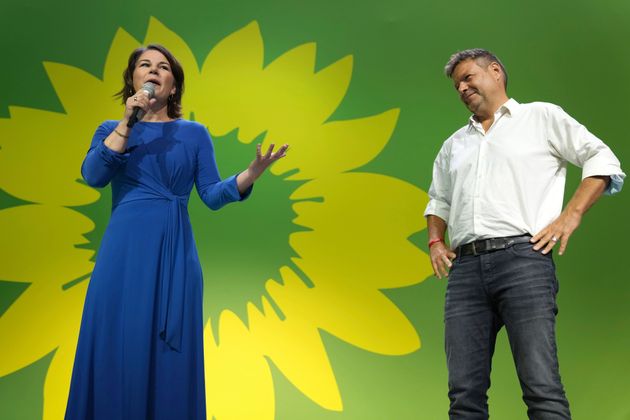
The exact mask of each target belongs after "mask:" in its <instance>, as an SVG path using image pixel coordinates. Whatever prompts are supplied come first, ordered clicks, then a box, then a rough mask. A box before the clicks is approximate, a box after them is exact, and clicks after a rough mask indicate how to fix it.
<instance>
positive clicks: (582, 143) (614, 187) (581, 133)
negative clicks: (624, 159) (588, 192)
mask: <svg viewBox="0 0 630 420" xmlns="http://www.w3.org/2000/svg"><path fill="white" fill-rule="evenodd" d="M547 118H548V125H547V126H548V132H547V138H548V141H549V143H550V146H551V148H552V151H553V153H554V154H555V155H556V156H557V157H559V158H561V159H564V160H566V161H569V162H571V163H572V164H574V165H576V166H579V167H581V168H582V179H584V178H587V177H590V176H610V179H611V182H610V184H609V186H608V189H607V190H606V192H605V193H606V194H614V193H616V192H619V191H621V188H622V187H623V181H624V178H625V176H626V174H625V173H624V172H623V171H622V170H621V164H620V162H619V159H617V157H616V156H615V154H614V153H613V152H612V150H610V148H609V147H608V146H607V145H606V144H604V142H603V141H601V140H600V139H599V138H597V137H596V136H595V135H593V134H592V133H591V132H589V131H588V130H587V129H586V127H584V126H583V125H582V124H580V123H579V122H577V121H576V120H575V119H573V118H572V117H571V116H570V115H568V114H567V113H566V112H564V111H563V110H562V108H560V107H559V106H555V105H552V106H550V107H549V108H548V116H547Z"/></svg>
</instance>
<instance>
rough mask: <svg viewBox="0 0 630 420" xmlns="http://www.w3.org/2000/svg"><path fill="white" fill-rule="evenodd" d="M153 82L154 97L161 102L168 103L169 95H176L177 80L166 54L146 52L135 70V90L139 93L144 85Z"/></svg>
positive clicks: (139, 58) (155, 51)
mask: <svg viewBox="0 0 630 420" xmlns="http://www.w3.org/2000/svg"><path fill="white" fill-rule="evenodd" d="M147 82H151V83H153V84H154V85H155V95H154V97H155V98H156V99H157V100H158V101H159V102H166V100H167V98H168V96H169V95H172V94H174V93H175V90H176V88H175V78H174V77H173V73H172V72H171V65H170V64H169V62H168V60H167V59H166V57H164V54H162V53H161V52H159V51H157V50H146V51H145V52H143V53H142V54H141V55H140V57H138V61H136V68H135V69H134V70H133V88H134V90H135V91H136V92H137V91H138V90H139V89H140V88H142V85H144V84H145V83H147Z"/></svg>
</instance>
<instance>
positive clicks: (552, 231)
mask: <svg viewBox="0 0 630 420" xmlns="http://www.w3.org/2000/svg"><path fill="white" fill-rule="evenodd" d="M609 182H610V177H609V176H590V177H586V178H584V179H583V180H582V182H581V183H580V185H579V186H578V189H577V190H576V191H575V193H574V194H573V197H572V198H571V200H570V201H569V203H568V204H567V207H566V208H565V209H564V211H563V212H562V213H560V216H559V217H558V218H557V219H556V220H554V221H553V222H552V223H551V224H550V225H549V226H547V227H546V228H544V229H543V230H541V231H540V232H538V233H537V234H536V235H534V237H533V238H532V239H531V242H532V243H534V244H536V245H534V251H538V250H539V249H541V248H542V253H543V254H546V253H548V252H549V251H551V248H553V247H554V245H555V244H556V243H557V242H558V241H560V252H559V254H560V255H562V254H564V250H565V249H566V248H567V243H568V242H569V237H570V236H571V234H572V233H573V231H575V229H577V227H578V226H579V225H580V222H581V221H582V215H583V214H584V213H586V210H588V209H589V208H590V207H591V206H592V205H593V204H594V203H595V202H596V201H597V199H598V198H599V197H600V196H601V195H602V193H603V192H604V190H605V189H606V187H607V185H608V183H609Z"/></svg>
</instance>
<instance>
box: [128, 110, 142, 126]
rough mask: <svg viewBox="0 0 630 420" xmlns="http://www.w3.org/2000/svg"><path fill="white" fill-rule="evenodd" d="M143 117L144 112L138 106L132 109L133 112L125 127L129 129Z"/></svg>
mask: <svg viewBox="0 0 630 420" xmlns="http://www.w3.org/2000/svg"><path fill="white" fill-rule="evenodd" d="M142 117H144V111H143V110H142V108H140V107H139V106H136V107H134V108H133V112H132V114H131V118H129V121H127V127H129V128H131V127H133V126H134V124H135V123H137V122H138V121H139V120H140V119H142Z"/></svg>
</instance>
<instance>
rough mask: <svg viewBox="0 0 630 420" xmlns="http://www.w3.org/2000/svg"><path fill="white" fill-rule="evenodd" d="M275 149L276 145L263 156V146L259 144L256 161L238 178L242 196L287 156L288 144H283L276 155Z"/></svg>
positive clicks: (270, 146) (237, 181)
mask: <svg viewBox="0 0 630 420" xmlns="http://www.w3.org/2000/svg"><path fill="white" fill-rule="evenodd" d="M274 147H275V144H271V145H269V149H267V152H266V153H265V154H264V155H263V154H262V150H261V145H260V144H259V145H258V146H257V147H256V159H254V160H253V161H252V163H250V164H249V166H248V167H247V169H246V170H244V171H243V172H241V173H240V174H238V176H237V177H236V183H237V185H238V191H239V192H240V193H241V194H243V193H244V192H245V191H247V189H248V188H249V187H251V186H252V185H253V184H254V182H255V181H256V180H257V179H258V178H259V177H260V176H261V175H262V174H263V173H264V172H265V170H267V168H268V167H269V166H270V165H271V164H272V163H274V162H275V161H277V160H278V159H280V158H283V157H285V156H286V155H287V154H286V152H287V149H288V148H289V145H288V144H283V145H282V146H281V147H280V148H279V149H278V151H277V152H275V153H274V152H273V148H274Z"/></svg>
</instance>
